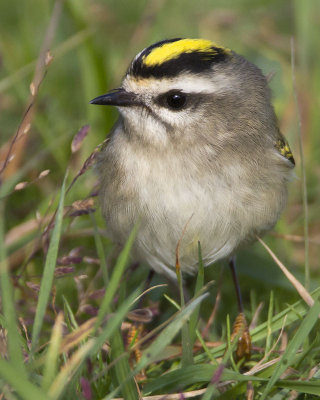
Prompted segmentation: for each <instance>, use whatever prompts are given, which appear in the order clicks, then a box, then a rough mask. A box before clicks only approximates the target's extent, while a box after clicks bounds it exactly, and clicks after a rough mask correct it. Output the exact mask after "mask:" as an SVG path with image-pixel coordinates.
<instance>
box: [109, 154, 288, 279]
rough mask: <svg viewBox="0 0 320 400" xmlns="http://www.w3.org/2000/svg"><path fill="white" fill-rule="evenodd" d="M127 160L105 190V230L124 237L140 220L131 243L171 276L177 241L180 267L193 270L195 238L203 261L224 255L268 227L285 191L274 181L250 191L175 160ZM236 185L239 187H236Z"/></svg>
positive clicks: (137, 255) (117, 237)
mask: <svg viewBox="0 0 320 400" xmlns="http://www.w3.org/2000/svg"><path fill="white" fill-rule="evenodd" d="M124 159H126V160H130V164H129V161H126V165H125V171H126V173H125V174H124V175H123V174H122V175H121V177H119V179H118V180H119V181H121V182H122V184H121V188H119V187H118V190H117V191H114V190H112V188H110V190H108V182H107V181H105V182H104V184H105V188H106V189H105V191H104V193H103V197H104V199H103V205H104V214H105V216H106V220H107V225H108V230H109V231H111V233H112V236H113V237H114V239H115V240H116V241H120V242H124V241H125V240H126V238H127V237H128V235H129V233H130V231H131V229H132V228H133V226H134V224H136V223H137V224H139V231H138V233H137V237H136V242H135V245H134V249H133V255H134V257H135V258H137V259H139V260H141V261H145V262H147V263H148V264H149V265H150V266H151V267H152V268H153V269H155V270H156V271H158V272H162V273H166V274H167V275H170V276H171V277H174V275H175V273H174V265H175V251H176V246H177V243H178V241H179V239H180V238H181V237H182V233H183V231H184V228H185V227H186V229H185V233H184V235H183V238H182V241H181V246H180V262H181V267H182V270H183V271H185V272H187V273H193V272H195V271H196V269H197V264H198V241H199V242H200V244H201V248H202V255H203V260H204V263H205V265H209V264H211V263H213V262H214V261H216V260H218V259H221V258H224V257H227V256H229V255H231V254H232V252H233V251H235V250H236V248H237V247H238V246H239V244H241V243H243V242H245V241H249V240H251V239H252V238H253V237H254V235H255V234H256V233H260V232H263V231H265V230H268V229H270V228H271V227H272V226H273V225H274V224H275V222H276V220H277V218H278V216H279V213H280V211H281V209H282V207H283V204H282V203H283V201H281V199H282V198H283V193H280V191H279V190H277V189H276V188H275V187H274V186H272V188H269V189H268V188H266V190H265V191H261V190H259V191H256V192H255V191H254V190H252V187H249V186H247V185H246V184H243V185H241V186H239V182H237V184H236V185H235V186H234V188H233V186H232V185H230V182H229V183H228V184H226V182H225V179H222V178H221V177H220V176H219V174H213V173H207V174H204V175H203V176H199V174H197V171H195V170H192V167H191V165H189V168H190V169H189V170H186V169H185V168H184V166H182V165H179V164H178V163H179V160H178V159H177V160H172V159H171V160H170V162H168V163H166V162H165V161H164V160H163V159H162V160H161V162H157V160H156V159H154V160H152V162H150V159H143V158H142V159H141V158H139V159H137V158H134V157H127V158H124ZM235 188H236V189H237V190H236V191H234V190H235Z"/></svg>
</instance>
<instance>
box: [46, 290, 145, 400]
mask: <svg viewBox="0 0 320 400" xmlns="http://www.w3.org/2000/svg"><path fill="white" fill-rule="evenodd" d="M139 291H140V290H135V291H134V292H133V293H132V294H131V295H130V296H129V297H128V298H127V300H126V301H125V302H124V303H123V304H121V306H120V307H119V308H118V310H117V312H116V313H115V314H114V315H113V316H112V318H111V319H110V320H109V321H108V323H107V324H106V325H105V327H104V328H103V329H102V332H101V334H100V335H99V336H98V337H97V338H96V339H90V340H88V341H87V342H86V343H85V344H84V345H82V346H81V347H79V349H78V350H77V351H76V352H75V353H74V354H73V356H72V357H71V359H70V360H69V361H68V363H67V364H65V366H64V367H63V368H61V370H60V372H59V374H58V375H57V376H56V378H55V380H54V381H53V382H52V384H51V386H50V388H49V391H48V393H49V395H50V399H52V400H56V399H58V398H59V397H60V396H61V395H62V393H63V391H64V390H65V389H66V388H67V384H68V382H69V381H70V380H71V378H72V377H73V376H74V374H75V373H76V372H77V371H78V370H79V369H80V368H81V367H82V365H83V363H84V361H85V360H86V359H87V358H88V357H91V356H93V355H96V354H97V353H98V352H99V351H100V350H101V347H102V346H103V344H104V343H105V342H106V340H108V339H110V338H111V336H112V335H113V334H114V333H115V332H116V330H117V329H118V328H119V326H120V324H121V322H122V321H123V319H124V318H125V316H126V314H127V313H128V311H129V310H130V308H131V307H132V303H133V301H134V299H135V298H136V297H137V295H138V294H139Z"/></svg>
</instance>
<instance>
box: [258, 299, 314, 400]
mask: <svg viewBox="0 0 320 400" xmlns="http://www.w3.org/2000/svg"><path fill="white" fill-rule="evenodd" d="M319 313H320V303H319V301H318V300H316V301H315V303H314V305H313V306H312V307H311V308H310V310H309V312H308V313H307V315H306V316H305V318H304V319H303V321H302V323H301V325H300V326H299V328H298V330H297V332H296V334H295V335H294V337H293V339H292V340H291V341H290V342H289V344H288V347H287V348H286V350H285V352H284V354H283V356H282V357H281V360H280V362H279V363H278V365H277V367H276V369H275V371H274V373H273V375H272V376H271V378H270V380H269V382H268V384H267V386H266V387H265V390H264V391H263V393H262V396H261V398H260V399H261V400H264V399H265V398H266V397H267V395H268V393H269V392H270V390H271V389H272V388H273V386H274V384H275V383H276V381H277V380H278V379H279V378H280V376H281V374H282V373H283V372H284V371H285V370H286V369H287V368H288V367H289V366H290V365H291V363H292V361H293V360H294V357H295V355H296V353H297V351H298V349H299V347H300V346H301V345H302V343H303V342H304V341H305V340H306V338H307V337H308V334H309V332H310V331H311V329H312V328H313V326H314V324H315V323H316V322H317V320H318V317H319Z"/></svg>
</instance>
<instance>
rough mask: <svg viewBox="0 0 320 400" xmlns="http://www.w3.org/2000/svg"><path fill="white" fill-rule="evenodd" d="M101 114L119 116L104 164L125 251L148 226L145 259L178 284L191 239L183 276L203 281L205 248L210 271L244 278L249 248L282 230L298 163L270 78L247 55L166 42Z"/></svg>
mask: <svg viewBox="0 0 320 400" xmlns="http://www.w3.org/2000/svg"><path fill="white" fill-rule="evenodd" d="M91 104H98V105H107V106H115V107H117V109H118V110H119V119H118V121H117V122H116V124H115V125H114V127H113V129H112V130H111V132H110V134H109V140H108V141H107V143H106V145H105V146H104V147H103V149H102V151H101V152H100V153H99V155H98V159H97V170H98V175H99V180H100V199H101V207H102V213H103V215H104V217H105V220H106V224H107V230H108V233H109V235H110V236H111V238H112V240H113V241H114V242H115V243H118V244H120V245H124V243H125V242H126V240H127V238H128V236H129V234H130V232H131V231H132V229H133V228H134V226H135V225H137V224H138V230H137V233H136V237H135V242H134V245H133V249H132V256H133V257H134V259H135V260H137V261H141V262H144V263H146V264H148V265H149V266H150V267H151V268H152V269H153V270H154V271H156V272H159V273H162V274H164V275H166V276H167V277H169V278H170V279H176V272H175V255H176V247H177V243H178V242H179V241H180V243H179V258H180V259H179V262H180V267H181V271H182V273H183V274H195V273H196V272H197V270H198V242H199V243H200V244H201V251H202V258H203V263H204V265H205V266H209V265H212V264H213V263H215V262H216V261H218V260H223V259H226V260H230V266H231V268H232V269H233V270H234V268H235V263H234V256H235V254H236V252H237V251H238V249H239V248H241V247H243V246H244V245H247V244H250V243H252V242H254V241H255V240H256V238H257V236H261V235H263V234H265V233H266V232H268V231H269V230H270V229H272V228H273V227H274V226H275V224H276V222H277V221H278V219H279V217H280V215H281V213H282V211H283V209H284V207H285V205H286V202H287V187H288V182H289V181H290V180H291V179H292V176H293V167H294V165H295V162H294V158H293V155H292V152H291V149H290V147H289V144H288V142H287V140H286V139H285V138H284V136H283V135H282V133H281V132H280V130H279V126H278V121H277V117H276V115H275V111H274V109H273V106H272V103H271V91H270V89H269V86H268V81H267V78H266V77H265V76H264V75H263V73H262V71H261V70H260V69H259V68H258V67H257V66H256V65H254V64H253V63H251V62H250V61H248V60H247V59H246V58H244V57H243V56H241V55H240V54H238V53H236V52H235V51H232V50H230V49H229V48H227V47H223V46H220V45H219V44H217V43H215V42H213V41H211V40H207V39H190V38H174V39H165V40H162V41H159V42H156V43H154V44H152V45H150V46H149V47H147V48H145V49H144V50H142V51H141V52H140V53H138V54H137V55H136V56H135V57H134V59H133V60H132V62H131V64H130V65H129V68H128V69H127V72H126V73H125V75H124V78H123V80H122V84H121V87H119V88H117V89H114V90H111V91H109V92H108V93H106V94H103V95H101V96H98V97H96V98H94V99H93V100H92V101H91ZM182 233H183V235H182ZM180 239H181V240H180ZM234 279H235V284H236V286H237V284H238V283H237V278H236V276H235V278H234ZM238 292H239V291H238ZM239 293H240V292H239ZM239 296H240V295H239ZM239 296H238V308H239V312H240V311H243V306H242V304H241V303H242V300H241V296H240V298H239Z"/></svg>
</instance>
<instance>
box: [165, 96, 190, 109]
mask: <svg viewBox="0 0 320 400" xmlns="http://www.w3.org/2000/svg"><path fill="white" fill-rule="evenodd" d="M165 99H166V105H167V107H168V108H170V109H171V110H181V109H182V108H183V107H184V106H185V104H186V102H187V97H186V95H184V94H183V93H179V92H172V93H168V94H167V95H166V97H165Z"/></svg>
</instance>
